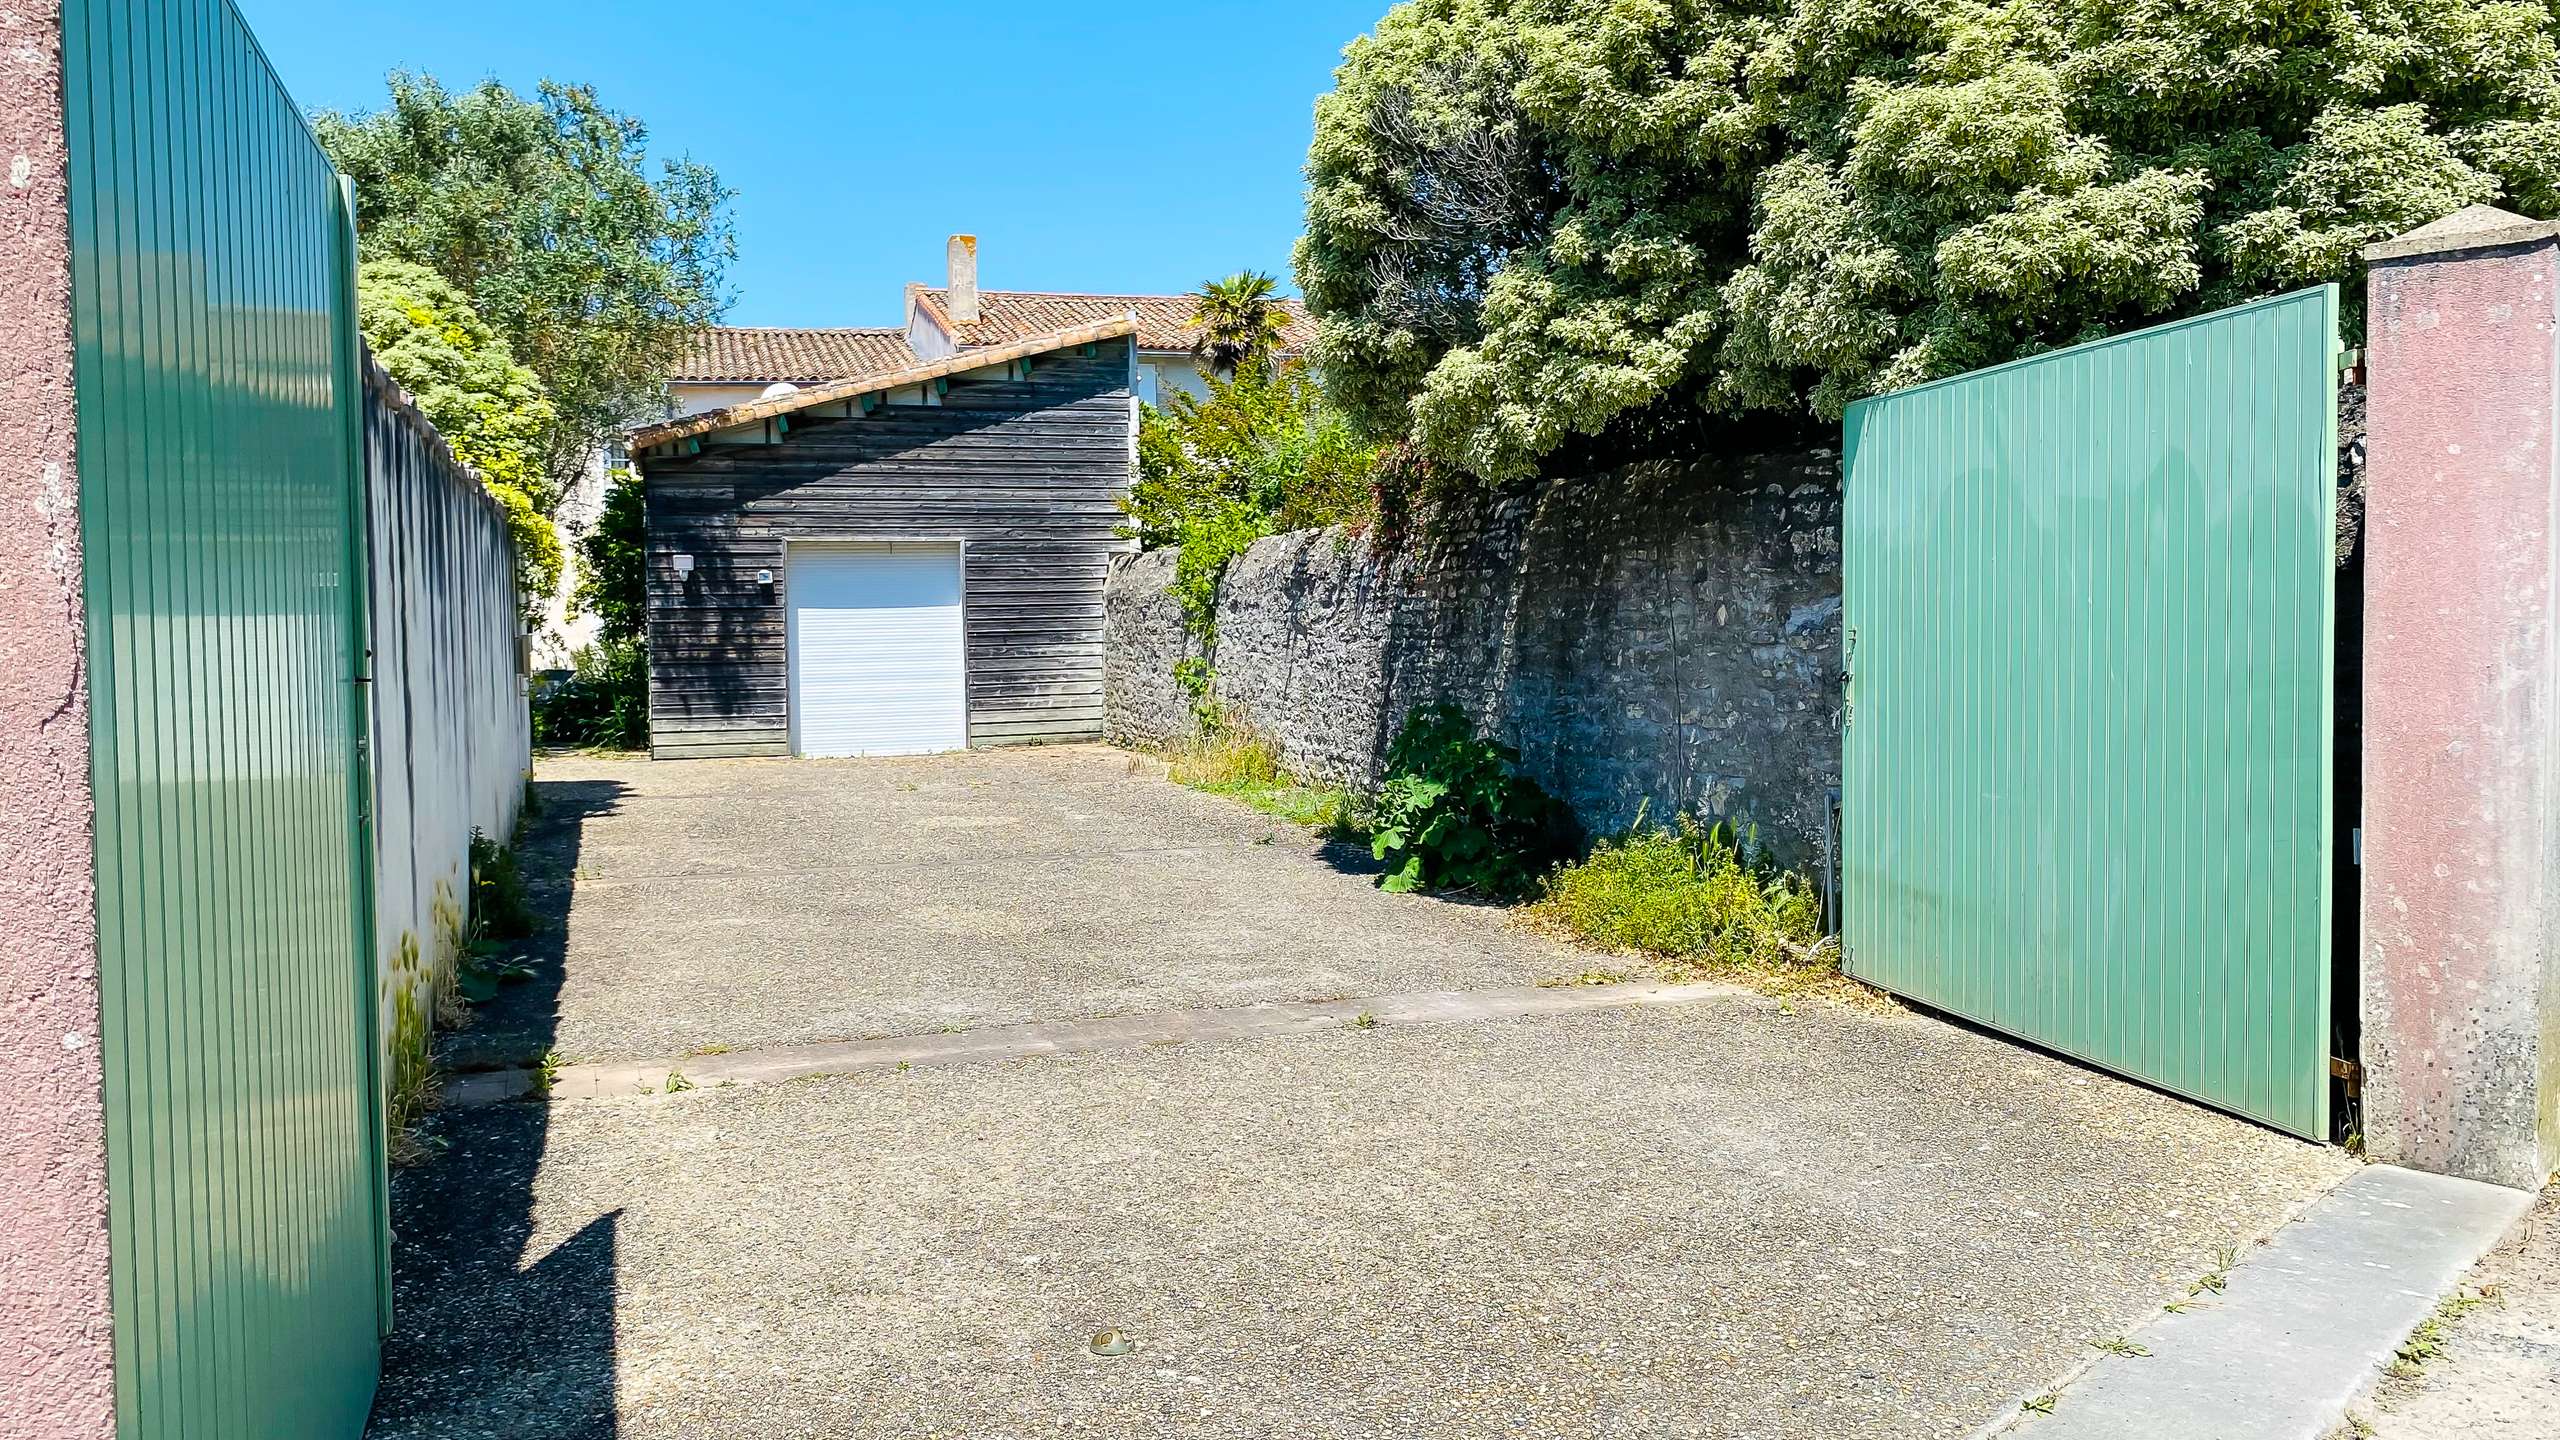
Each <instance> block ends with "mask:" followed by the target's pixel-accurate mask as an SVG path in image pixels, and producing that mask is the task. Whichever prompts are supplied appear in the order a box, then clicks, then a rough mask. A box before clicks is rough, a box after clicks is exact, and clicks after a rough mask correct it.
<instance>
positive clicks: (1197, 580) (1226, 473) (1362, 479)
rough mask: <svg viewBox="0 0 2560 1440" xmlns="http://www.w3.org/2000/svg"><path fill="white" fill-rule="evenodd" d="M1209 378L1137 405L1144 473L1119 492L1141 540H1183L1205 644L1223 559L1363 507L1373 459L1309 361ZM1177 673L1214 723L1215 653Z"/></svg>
mask: <svg viewBox="0 0 2560 1440" xmlns="http://www.w3.org/2000/svg"><path fill="white" fill-rule="evenodd" d="M1205 378H1206V382H1207V385H1208V391H1209V393H1208V396H1207V398H1205V399H1204V398H1202V397H1200V396H1196V395H1193V394H1191V393H1190V392H1188V391H1184V390H1176V391H1174V392H1173V395H1172V398H1171V399H1170V400H1169V401H1168V402H1167V403H1166V405H1165V407H1164V408H1163V409H1161V410H1159V409H1157V408H1156V407H1154V406H1152V405H1150V406H1148V407H1146V409H1144V410H1142V411H1141V412H1140V413H1139V416H1138V479H1137V482H1136V483H1135V484H1133V485H1131V486H1130V487H1129V496H1128V498H1127V499H1126V500H1124V501H1123V502H1121V503H1122V508H1123V509H1125V510H1127V511H1128V513H1129V519H1130V525H1129V531H1130V533H1132V534H1134V535H1135V536H1137V539H1138V543H1139V544H1140V545H1141V546H1142V547H1144V548H1146V549H1150V550H1152V549H1156V548H1158V547H1160V546H1165V545H1178V546H1180V547H1182V553H1181V555H1180V557H1179V558H1177V559H1176V560H1175V562H1174V578H1173V597H1174V600H1175V602H1176V603H1177V604H1179V605H1180V606H1181V607H1182V617H1183V622H1184V624H1185V626H1186V627H1187V628H1188V629H1189V630H1190V632H1191V634H1192V636H1193V637H1194V638H1195V639H1196V640H1197V641H1198V642H1199V644H1200V648H1201V650H1202V651H1203V652H1204V653H1205V652H1207V651H1209V650H1211V649H1213V648H1214V646H1215V644H1216V641H1217V614H1218V587H1219V585H1220V584H1221V583H1223V582H1224V580H1225V579H1226V574H1227V566H1228V565H1229V564H1231V563H1233V562H1234V560H1235V558H1236V557H1237V556H1238V555H1241V554H1243V553H1244V551H1245V548H1246V547H1247V546H1249V545H1251V544H1253V542H1254V541H1256V540H1259V539H1261V538H1262V537H1264V536H1266V535H1276V534H1279V533H1280V532H1282V531H1284V530H1297V529H1303V528H1307V527H1310V526H1317V525H1330V524H1334V523H1336V522H1338V521H1345V520H1357V519H1360V518H1362V517H1365V516H1366V515H1367V514H1368V513H1369V510H1370V503H1371V494H1372V489H1371V478H1370V477H1371V473H1372V471H1373V470H1374V469H1375V467H1376V463H1377V451H1376V449H1375V447H1373V446H1371V445H1369V444H1367V443H1366V442H1364V441H1362V440H1361V439H1360V438H1359V437H1358V436H1357V435H1355V434H1354V433H1353V432H1352V429H1351V426H1350V424H1349V423H1348V422H1346V421H1345V420H1344V419H1343V418H1342V416H1341V415H1340V414H1338V413H1337V412H1335V411H1334V410H1332V409H1331V408H1329V407H1328V406H1326V405H1325V403H1324V398H1323V394H1322V392H1321V391H1319V390H1318V389H1317V387H1316V383H1315V380H1314V378H1313V377H1312V376H1310V375H1309V374H1308V373H1307V371H1306V368H1305V367H1304V366H1303V365H1298V364H1286V365H1283V364H1278V363H1275V362H1273V361H1271V360H1269V359H1266V358H1261V357H1253V358H1248V359H1247V360H1246V361H1245V363H1244V365H1243V367H1242V368H1241V369H1239V370H1238V371H1237V372H1236V374H1235V377H1234V378H1233V379H1227V378H1225V377H1222V376H1219V375H1217V374H1214V373H1212V374H1210V375H1208V376H1207V377H1205ZM1175 678H1176V679H1178V680H1180V681H1181V682H1182V685H1183V688H1184V689H1186V690H1188V691H1189V692H1190V694H1191V698H1192V701H1193V704H1194V706H1195V708H1196V709H1197V710H1198V712H1199V715H1200V718H1201V721H1202V723H1203V724H1204V725H1205V726H1208V727H1210V728H1215V722H1216V718H1217V717H1216V711H1215V707H1214V706H1213V705H1211V704H1210V702H1209V668H1208V663H1207V662H1206V661H1205V660H1200V659H1191V660H1185V661H1183V662H1182V663H1181V664H1180V665H1179V666H1177V667H1176V668H1175Z"/></svg>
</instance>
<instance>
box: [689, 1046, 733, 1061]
mask: <svg viewBox="0 0 2560 1440" xmlns="http://www.w3.org/2000/svg"><path fill="white" fill-rule="evenodd" d="M684 1053H685V1058H687V1059H693V1058H696V1057H698V1056H703V1055H726V1054H728V1053H729V1047H728V1046H726V1045H696V1046H694V1047H693V1048H692V1049H690V1050H687V1051H686V1052H684Z"/></svg>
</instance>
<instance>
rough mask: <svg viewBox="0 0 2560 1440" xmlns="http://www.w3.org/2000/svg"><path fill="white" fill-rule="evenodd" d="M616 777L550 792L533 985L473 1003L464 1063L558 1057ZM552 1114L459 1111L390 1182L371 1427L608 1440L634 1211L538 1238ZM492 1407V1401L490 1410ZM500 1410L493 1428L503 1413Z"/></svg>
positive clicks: (537, 856) (455, 1060)
mask: <svg viewBox="0 0 2560 1440" xmlns="http://www.w3.org/2000/svg"><path fill="white" fill-rule="evenodd" d="M624 789H625V787H624V786H623V785H621V784H620V783H618V782H613V781H593V780H588V781H566V782H561V781H548V782H538V783H536V784H535V785H534V787H533V793H534V794H535V796H536V797H537V798H538V799H539V801H540V805H541V811H540V813H539V814H538V815H537V816H535V817H534V818H533V819H532V820H530V821H529V822H528V823H527V825H526V828H525V833H524V835H523V837H522V839H521V840H520V841H519V843H518V852H517V853H518V857H519V859H520V861H521V863H522V865H523V868H524V874H525V879H526V882H527V890H528V892H529V895H530V898H531V900H532V902H533V904H534V907H535V909H536V910H537V911H538V912H539V913H540V915H541V917H542V929H541V932H540V933H539V934H538V935H537V936H536V937H535V938H534V939H532V940H530V941H527V942H525V946H524V949H523V951H522V952H521V953H522V954H523V956H524V958H525V959H526V960H528V961H530V962H531V964H532V968H533V971H534V974H533V978H532V979H530V980H528V981H526V982H525V983H523V984H519V985H510V986H507V987H506V988H504V989H502V990H501V991H499V993H498V994H497V995H496V996H495V997H494V998H492V999H491V1000H489V1001H487V1002H485V1003H483V1004H482V1005H480V1006H479V1007H477V1010H476V1014H475V1016H474V1021H473V1024H472V1025H471V1026H470V1027H469V1028H467V1029H465V1030H463V1031H461V1032H459V1033H457V1034H454V1035H451V1036H447V1037H446V1038H445V1040H444V1041H443V1042H442V1044H441V1045H440V1046H439V1058H440V1059H441V1060H442V1062H443V1063H444V1064H445V1065H446V1066H447V1067H448V1068H450V1069H487V1068H495V1067H500V1066H507V1065H515V1064H530V1063H532V1062H533V1061H534V1060H536V1059H538V1058H539V1057H540V1056H541V1055H542V1054H543V1053H544V1052H545V1051H547V1050H549V1049H551V1048H552V1044H551V1042H552V1037H553V1035H554V1033H555V1031H556V1028H557V1026H558V1022H559V997H560V989H561V984H562V980H563V977H564V973H565V953H566V940H567V923H568V914H569V896H570V890H571V885H572V881H573V878H574V876H575V875H576V873H577V868H578V855H579V850H580V847H581V842H582V839H583V836H584V834H585V830H586V826H587V824H588V822H590V821H591V820H593V819H595V818H597V817H599V816H602V815H608V814H611V813H612V812H613V810H614V809H615V808H616V807H617V806H618V805H619V803H620V800H621V796H622V794H623V791H624ZM550 1121H551V1116H550V1107H548V1106H545V1105H538V1104H537V1105H506V1106H498V1107H495V1108H492V1109H486V1110H477V1111H468V1112H458V1111H448V1112H445V1113H443V1114H439V1115H436V1116H433V1117H431V1118H430V1119H429V1121H428V1122H427V1125H428V1131H427V1140H428V1144H429V1146H430V1148H431V1150H432V1151H434V1152H435V1153H434V1154H433V1157H432V1158H431V1159H429V1160H428V1161H427V1162H426V1163H424V1164H421V1165H419V1166H417V1167H415V1168H413V1169H409V1170H405V1171H401V1172H398V1173H396V1174H395V1175H394V1176H393V1177H392V1185H391V1228H392V1258H391V1269H392V1295H393V1312H392V1331H391V1333H390V1334H389V1335H388V1336H386V1337H385V1338H384V1341H383V1351H382V1384H381V1389H380V1390H379V1392H378V1394H377V1398H376V1400H375V1403H374V1410H373V1420H372V1423H371V1425H370V1426H369V1427H368V1428H367V1430H366V1432H365V1433H366V1434H367V1435H368V1436H371V1437H375V1440H389V1437H394V1436H402V1437H405V1436H421V1437H423V1436H434V1437H438V1440H459V1437H477V1436H489V1437H496V1436H500V1435H504V1436H507V1437H509V1440H516V1437H523V1440H610V1437H613V1436H615V1435H618V1434H619V1433H620V1422H619V1418H618V1416H619V1410H618V1407H617V1405H616V1401H615V1393H614V1358H615V1356H614V1305H615V1298H616V1297H615V1288H614V1287H615V1280H614V1277H615V1263H614V1262H615V1246H616V1232H617V1229H618V1227H619V1225H620V1222H621V1218H622V1217H621V1212H620V1211H611V1212H608V1213H605V1214H602V1215H599V1216H596V1217H595V1218H593V1219H591V1220H589V1221H588V1222H586V1223H585V1224H584V1225H583V1226H581V1227H580V1228H579V1229H578V1230H577V1231H576V1232H575V1233H573V1234H569V1235H565V1236H539V1235H537V1234H536V1233H535V1230H534V1219H533V1215H534V1209H533V1193H534V1192H533V1186H534V1177H535V1175H536V1174H537V1173H538V1172H539V1171H540V1169H541V1166H542V1158H543V1152H544V1150H545V1149H546V1148H547V1145H548V1141H549V1134H550ZM493 1401H495V1402H496V1403H493ZM492 1416H504V1417H506V1418H505V1419H504V1421H503V1422H496V1423H497V1424H498V1425H502V1428H493V1422H492V1421H491V1419H490V1417H492Z"/></svg>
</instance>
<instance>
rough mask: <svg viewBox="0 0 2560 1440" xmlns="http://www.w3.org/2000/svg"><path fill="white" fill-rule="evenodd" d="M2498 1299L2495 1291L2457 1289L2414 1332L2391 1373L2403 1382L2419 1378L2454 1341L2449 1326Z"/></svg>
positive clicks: (2399, 1354)
mask: <svg viewBox="0 0 2560 1440" xmlns="http://www.w3.org/2000/svg"><path fill="white" fill-rule="evenodd" d="M2497 1298H2498V1295H2497V1292H2496V1291H2495V1290H2492V1289H2480V1290H2457V1291H2455V1292H2454V1293H2452V1294H2450V1295H2447V1296H2446V1297H2444V1301H2443V1303H2441V1304H2439V1305H2437V1306H2436V1309H2435V1313H2434V1314H2432V1315H2429V1316H2428V1317H2427V1318H2426V1319H2424V1320H2421V1321H2419V1322H2418V1328H2417V1329H2415V1330H2412V1331H2410V1332H2409V1338H2408V1339H2407V1340H2405V1341H2402V1342H2401V1345H2400V1349H2399V1352H2398V1353H2397V1354H2395V1355H2394V1356H2393V1357H2392V1360H2391V1373H2392V1374H2393V1375H2394V1376H2396V1377H2398V1378H2399V1379H2402V1380H2415V1379H2417V1378H2418V1376H2419V1375H2420V1374H2421V1373H2423V1372H2424V1371H2425V1370H2426V1368H2427V1366H2428V1364H2429V1363H2431V1362H2432V1361H2434V1360H2435V1358H2436V1357H2437V1356H2439V1355H2442V1354H2443V1353H2444V1347H2445V1342H2446V1340H2447V1339H2449V1338H2450V1336H2448V1334H2447V1333H2446V1327H2448V1326H2450V1325H2452V1324H2454V1323H2455V1322H2456V1321H2459V1320H2460V1319H2461V1318H2462V1317H2463V1316H2465V1315H2468V1314H2470V1313H2471V1312H2472V1311H2474V1310H2477V1309H2479V1308H2480V1307H2481V1306H2483V1305H2486V1304H2488V1303H2490V1302H2491V1301H2492V1300H2495V1299H2497Z"/></svg>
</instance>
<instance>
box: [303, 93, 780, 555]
mask: <svg viewBox="0 0 2560 1440" xmlns="http://www.w3.org/2000/svg"><path fill="white" fill-rule="evenodd" d="M390 87H391V97H390V104H389V105H388V106H386V107H385V108H383V109H381V110H376V111H371V112H368V113H362V114H354V115H343V114H338V113H335V112H322V113H320V114H318V115H315V116H314V117H313V121H312V123H313V127H314V129H315V130H316V131H317V132H318V134H319V136H320V141H321V143H322V144H323V145H324V146H326V147H327V149H328V151H329V153H330V155H331V157H332V158H333V159H334V160H335V161H336V162H337V165H338V168H339V169H341V170H343V171H345V172H346V173H347V175H348V176H349V177H350V178H352V179H353V181H354V183H355V193H356V219H357V226H358V233H359V236H360V244H361V246H362V249H363V253H364V255H365V256H366V258H368V259H373V258H384V259H398V260H408V261H413V262H415V263H417V264H421V265H424V266H426V267H428V268H429V269H432V270H434V271H435V272H436V273H438V274H440V275H442V276H444V277H445V279H447V280H448V281H450V282H452V284H453V286H454V287H455V288H456V289H458V290H460V291H461V292H462V293H463V294H464V295H465V296H467V297H468V298H469V300H470V302H471V305H472V307H473V308H474V309H476V310H477V311H479V313H480V314H481V315H482V316H483V317H485V318H486V319H487V320H488V322H489V323H490V324H491V325H492V326H494V327H496V329H497V331H498V333H499V334H501V335H503V336H504V337H506V340H507V344H508V346H509V348H510V349H512V350H513V351H514V353H515V357H516V359H518V360H519V361H521V362H522V363H523V364H525V365H527V366H529V367H531V369H532V370H533V372H534V373H535V374H536V375H539V376H540V377H541V378H542V382H543V385H544V386H545V387H546V388H547V389H548V391H549V392H550V397H551V403H552V405H553V407H554V411H555V415H556V422H555V423H554V424H553V425H552V426H551V427H550V429H549V431H548V432H547V433H546V434H545V436H544V437H543V441H542V447H541V448H542V462H543V463H542V469H543V473H544V475H545V477H546V483H545V484H544V485H542V486H541V487H539V488H532V489H529V491H528V493H529V494H530V495H531V496H532V498H533V500H534V501H535V503H536V506H537V508H539V509H541V510H543V511H545V512H546V513H547V512H548V511H549V510H550V508H551V506H552V504H553V503H554V502H555V500H556V498H557V496H558V494H559V492H560V490H561V489H562V488H564V487H565V486H566V484H567V483H568V482H569V480H571V479H572V478H573V477H575V476H576V475H577V473H578V472H579V470H580V469H581V467H582V466H583V465H584V464H585V463H586V458H587V456H588V455H590V454H592V453H593V452H594V451H595V450H596V449H597V448H598V447H599V446H600V445H602V444H603V443H604V442H605V441H607V440H609V439H611V438H612V437H613V436H614V435H615V434H616V433H618V432H619V431H620V430H622V429H623V428H624V427H625V426H626V425H627V424H629V423H631V422H633V421H635V420H638V419H641V418H644V417H651V416H654V415H656V414H657V413H659V411H660V410H661V408H662V407H663V406H664V404H665V391H666V380H667V376H668V374H669V373H670V372H671V371H672V370H673V368H674V366H675V364H676V362H677V361H678V360H679V359H681V358H682V356H683V353H684V350H685V347H686V345H687V344H688V343H689V341H690V340H691V338H692V337H693V335H694V334H695V333H696V332H697V331H699V330H700V329H701V328H702V327H704V326H706V325H709V324H710V323H712V322H713V321H714V320H716V319H717V318H719V316H720V314H721V312H722V311H723V310H724V309H725V308H726V304H727V300H726V296H725V294H724V292H723V290H722V277H723V275H724V274H725V272H726V269H727V266H728V263H729V261H730V260H731V259H732V258H734V256H735V255H736V249H737V247H736V244H735V241H734V238H733V236H732V233H731V230H730V222H729V216H728V202H729V198H730V191H729V190H728V189H727V188H725V187H724V186H722V185H721V183H720V180H719V177H718V176H717V175H715V174H713V173H712V171H711V170H710V169H709V168H708V167H706V166H703V165H700V164H697V163H695V162H693V161H690V160H683V159H678V160H671V161H668V162H666V163H665V164H664V165H663V166H662V167H661V168H660V171H659V174H658V176H657V178H656V179H654V180H652V179H651V178H650V176H649V174H648V173H647V169H646V164H647V154H646V152H647V141H648V131H647V129H646V128H645V127H644V126H642V125H641V123H640V122H639V121H637V120H634V119H632V118H631V117H629V116H627V115H621V114H617V113H615V112H614V111H611V110H608V109H606V108H604V106H603V105H602V104H601V103H599V102H598V101H597V99H596V95H595V92H594V91H593V90H592V89H589V88H588V87H586V86H582V85H562V84H558V83H555V82H552V81H548V80H546V81H544V82H543V83H542V85H541V87H540V89H539V91H538V93H537V95H536V97H535V98H533V99H526V98H524V97H522V96H519V95H517V94H515V93H514V92H513V91H510V90H508V89H507V88H506V87H505V86H503V85H500V84H498V83H497V82H496V81H494V80H492V81H484V82H483V83H481V84H480V85H479V86H477V87H476V88H474V89H472V90H469V91H467V92H464V93H462V94H454V93H452V92H450V91H447V90H446V89H445V88H444V87H443V86H441V85H439V84H437V83H436V81H435V80H434V79H432V78H430V77H427V76H423V75H410V74H405V73H394V74H393V75H392V76H391V77H390Z"/></svg>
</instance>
